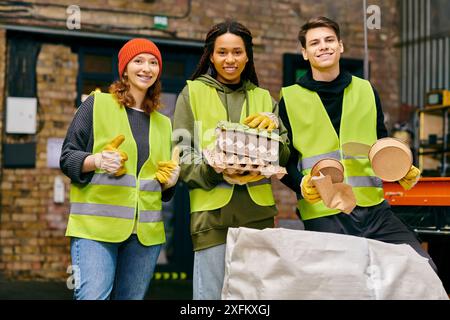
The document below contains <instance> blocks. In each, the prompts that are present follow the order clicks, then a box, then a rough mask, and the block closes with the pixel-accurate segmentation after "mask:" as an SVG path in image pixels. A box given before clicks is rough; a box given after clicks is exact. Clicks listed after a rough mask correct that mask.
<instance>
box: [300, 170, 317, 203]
mask: <svg viewBox="0 0 450 320" xmlns="http://www.w3.org/2000/svg"><path fill="white" fill-rule="evenodd" d="M300 191H301V193H302V196H303V198H304V199H305V200H306V201H308V202H309V203H316V202H319V201H320V200H322V198H321V197H320V194H319V191H317V188H316V187H315V186H314V185H313V184H312V182H311V175H310V174H307V175H306V176H304V177H303V178H302V182H300Z"/></svg>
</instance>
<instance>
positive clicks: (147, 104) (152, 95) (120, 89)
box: [109, 75, 161, 114]
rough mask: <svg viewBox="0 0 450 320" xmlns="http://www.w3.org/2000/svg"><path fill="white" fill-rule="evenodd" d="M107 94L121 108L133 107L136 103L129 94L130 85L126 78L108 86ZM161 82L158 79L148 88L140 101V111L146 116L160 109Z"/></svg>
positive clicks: (124, 76)
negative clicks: (112, 97)
mask: <svg viewBox="0 0 450 320" xmlns="http://www.w3.org/2000/svg"><path fill="white" fill-rule="evenodd" d="M109 93H111V94H112V95H113V96H114V97H115V98H116V99H117V102H119V104H120V105H121V106H125V107H128V108H131V107H134V106H135V104H136V101H135V100H134V98H133V96H132V95H131V93H130V83H129V82H128V76H126V75H123V77H122V78H121V79H119V80H117V81H115V82H113V83H112V84H111V85H110V86H109ZM160 96H161V81H160V79H159V78H158V79H157V80H156V82H155V83H154V84H153V85H152V86H151V87H150V88H148V90H147V92H146V94H145V97H144V101H142V109H143V110H144V112H145V113H146V114H150V113H152V112H153V111H155V110H158V109H160V108H161V101H160Z"/></svg>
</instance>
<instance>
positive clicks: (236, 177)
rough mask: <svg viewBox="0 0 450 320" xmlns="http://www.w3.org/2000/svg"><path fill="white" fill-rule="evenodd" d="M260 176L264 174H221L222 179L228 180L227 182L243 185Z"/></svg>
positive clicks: (259, 178)
mask: <svg viewBox="0 0 450 320" xmlns="http://www.w3.org/2000/svg"><path fill="white" fill-rule="evenodd" d="M262 178H264V176H262V175H254V174H245V175H242V174H237V173H235V174H226V173H224V174H223V179H224V180H225V181H226V182H228V183H229V184H239V185H244V184H247V183H250V182H255V181H259V180H261V179H262Z"/></svg>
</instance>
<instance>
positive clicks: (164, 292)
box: [0, 276, 192, 300]
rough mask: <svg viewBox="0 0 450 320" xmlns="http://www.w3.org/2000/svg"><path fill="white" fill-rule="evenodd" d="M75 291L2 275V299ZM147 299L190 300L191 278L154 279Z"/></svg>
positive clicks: (62, 296)
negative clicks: (12, 279)
mask: <svg viewBox="0 0 450 320" xmlns="http://www.w3.org/2000/svg"><path fill="white" fill-rule="evenodd" d="M72 296H73V291H72V290H69V289H68V288H67V286H66V283H65V282H55V281H9V280H7V279H4V278H3V277H1V276H0V300H8V299H11V300H72ZM145 299H146V300H190V299H192V281H191V280H183V281H181V280H179V281H176V280H160V281H157V280H155V281H153V282H152V283H151V285H150V289H149V291H148V292H147V295H146V297H145Z"/></svg>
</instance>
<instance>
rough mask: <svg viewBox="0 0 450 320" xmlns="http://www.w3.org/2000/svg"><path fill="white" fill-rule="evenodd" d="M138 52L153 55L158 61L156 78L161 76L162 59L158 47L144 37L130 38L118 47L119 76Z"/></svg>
mask: <svg viewBox="0 0 450 320" xmlns="http://www.w3.org/2000/svg"><path fill="white" fill-rule="evenodd" d="M140 53H150V54H152V55H154V56H155V58H156V59H157V60H158V63H159V74H158V78H159V77H160V76H161V72H162V59H161V52H159V49H158V47H157V46H156V45H155V44H154V43H153V42H152V41H150V40H148V39H144V38H135V39H131V40H130V41H128V42H127V43H125V44H124V46H123V47H122V48H121V49H120V51H119V55H118V59H119V76H120V78H122V75H123V72H124V71H125V68H126V66H127V64H128V62H130V60H131V59H133V58H134V57H135V56H137V55H138V54H140Z"/></svg>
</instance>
